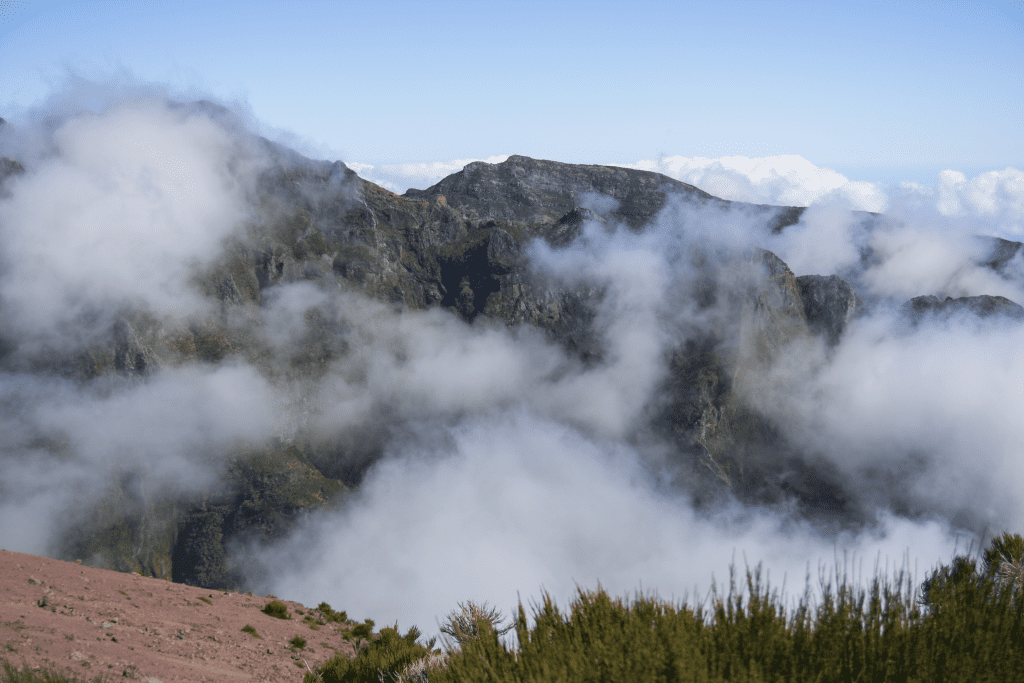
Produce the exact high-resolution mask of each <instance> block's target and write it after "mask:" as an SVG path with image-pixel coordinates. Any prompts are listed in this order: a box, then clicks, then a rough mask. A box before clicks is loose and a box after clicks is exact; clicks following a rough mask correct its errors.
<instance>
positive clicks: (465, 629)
mask: <svg viewBox="0 0 1024 683" xmlns="http://www.w3.org/2000/svg"><path fill="white" fill-rule="evenodd" d="M501 621H502V618H501V613H500V612H499V611H498V610H496V609H490V610H489V609H487V603H486V602H485V603H484V604H483V605H477V604H476V603H475V602H473V601H472V600H470V601H469V602H467V603H466V604H462V603H461V602H460V603H459V609H458V610H456V611H454V612H452V613H451V614H449V615H448V617H447V621H446V623H445V625H444V626H442V627H441V633H443V634H445V635H446V636H451V638H452V639H454V641H455V643H452V642H451V641H449V642H448V643H447V644H448V649H449V650H451V649H454V648H455V647H456V644H457V646H458V647H461V646H462V645H464V644H465V643H467V642H468V641H470V640H478V639H479V638H480V627H481V626H482V625H483V624H484V623H486V624H488V626H489V627H490V629H491V630H492V631H494V632H495V633H496V634H497V635H499V636H502V635H505V634H506V633H508V632H509V631H511V630H512V629H513V628H515V624H509V625H508V626H504V627H503V626H501ZM446 640H447V639H446Z"/></svg>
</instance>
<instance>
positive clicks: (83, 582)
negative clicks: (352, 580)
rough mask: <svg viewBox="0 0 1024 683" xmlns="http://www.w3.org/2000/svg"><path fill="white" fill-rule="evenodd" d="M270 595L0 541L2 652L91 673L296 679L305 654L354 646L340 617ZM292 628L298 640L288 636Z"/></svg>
mask: <svg viewBox="0 0 1024 683" xmlns="http://www.w3.org/2000/svg"><path fill="white" fill-rule="evenodd" d="M201 598H203V599H201ZM204 599H205V600H204ZM271 599H272V597H255V596H251V595H248V594H237V593H225V592H221V591H213V590H204V589H202V588H194V587H192V586H185V585H182V584H178V583H172V582H170V581H165V580H163V579H153V578H147V577H142V576H139V575H138V574H122V573H120V572H115V571H107V570H104V569H94V568H92V567H86V566H83V565H81V564H76V563H72V562H60V561H58V560H51V559H48V558H45V557H36V556H34V555H23V554H21V553H14V552H9V551H6V550H0V657H3V658H6V659H7V660H8V661H9V662H10V663H11V664H13V665H14V666H15V667H18V668H21V667H23V666H25V667H29V668H32V669H34V668H38V667H41V666H42V667H51V668H53V669H56V670H58V671H60V672H62V673H65V674H66V675H69V674H70V675H73V676H75V677H78V678H80V679H83V680H89V681H91V680H92V679H93V678H95V677H96V676H97V675H101V674H102V675H105V676H106V677H107V678H108V679H109V680H113V679H114V678H122V677H124V678H127V679H135V680H142V681H151V682H152V681H159V683H178V682H181V683H186V682H187V683H193V682H198V681H237V682H239V683H242V682H243V681H294V682H298V681H301V680H302V676H303V674H304V673H305V672H306V665H305V664H304V663H303V660H305V662H307V663H308V665H309V666H310V667H312V668H315V667H316V666H317V665H318V664H321V663H323V662H324V661H326V660H327V659H330V658H331V657H333V656H334V655H335V654H336V653H343V654H348V655H349V656H351V655H352V654H354V652H355V648H354V647H353V645H352V644H351V643H350V642H348V641H346V640H344V639H343V638H342V636H341V634H340V633H339V632H338V624H335V623H329V624H327V625H325V626H320V627H319V630H316V631H314V630H312V629H311V628H310V625H309V624H307V623H303V621H302V615H299V614H296V613H295V612H296V610H300V611H302V612H305V613H306V614H309V612H310V610H309V609H308V608H306V607H304V606H303V605H300V604H299V603H295V602H288V601H287V600H282V602H284V603H285V604H286V605H287V606H288V610H289V613H290V614H291V619H289V620H282V619H275V618H273V617H270V616H268V615H266V614H264V613H263V612H262V611H261V610H262V609H263V606H264V605H266V604H267V603H268V602H269V601H270V600H271ZM335 607H339V606H335ZM342 607H343V606H342ZM247 625H250V626H252V627H253V628H255V629H256V632H257V633H258V634H259V635H260V636H261V638H256V637H254V636H252V635H250V634H248V633H244V632H243V631H242V628H243V627H244V626H247ZM295 636H301V637H302V638H305V639H306V641H307V642H306V646H305V648H304V649H298V648H295V647H293V646H292V645H291V643H290V642H289V641H290V640H291V639H292V638H294V637H295Z"/></svg>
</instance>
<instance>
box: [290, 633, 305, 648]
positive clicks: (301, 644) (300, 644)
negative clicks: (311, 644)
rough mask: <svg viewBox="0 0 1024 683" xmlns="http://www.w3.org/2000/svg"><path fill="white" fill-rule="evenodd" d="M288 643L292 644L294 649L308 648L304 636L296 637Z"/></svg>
mask: <svg viewBox="0 0 1024 683" xmlns="http://www.w3.org/2000/svg"><path fill="white" fill-rule="evenodd" d="M288 642H289V643H291V644H292V647H297V648H299V649H300V650H301V649H303V648H305V647H306V639H305V638H303V637H302V636H295V637H294V638H292V639H291V640H289V641H288Z"/></svg>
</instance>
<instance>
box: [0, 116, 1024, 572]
mask: <svg viewBox="0 0 1024 683" xmlns="http://www.w3.org/2000/svg"><path fill="white" fill-rule="evenodd" d="M197 106H201V105H197ZM208 108H210V110H211V115H212V116H214V117H218V116H221V117H223V112H222V111H221V110H220V109H218V108H217V107H216V105H209V107H208ZM261 144H263V145H264V147H265V150H266V152H267V153H268V154H270V155H271V156H272V157H273V159H274V163H273V165H272V166H271V168H270V169H269V170H268V171H266V172H265V173H263V175H262V177H261V178H260V183H259V187H260V197H259V200H260V203H261V211H262V215H263V216H264V217H265V220H264V221H263V222H262V223H261V224H259V225H255V226H251V230H250V233H249V235H248V236H247V237H246V239H245V240H243V241H240V242H239V243H238V244H235V245H233V246H230V245H229V247H228V248H226V250H225V252H224V254H223V255H222V256H221V257H220V258H219V260H217V262H216V265H215V266H213V267H211V268H208V269H206V270H205V271H204V273H203V274H202V277H201V278H200V279H199V285H200V286H201V288H202V289H203V291H204V292H205V294H206V295H207V296H209V297H212V298H214V299H216V300H218V301H219V302H221V309H220V310H221V314H220V315H219V317H215V318H213V319H209V320H204V321H200V322H196V323H195V324H191V325H188V326H183V327H180V328H176V329H166V328H165V327H164V326H163V324H162V323H160V322H159V321H156V320H154V319H153V318H152V317H148V316H147V315H146V314H145V312H144V311H135V312H127V313H125V314H124V315H121V316H120V317H119V318H118V320H117V322H116V324H114V325H113V326H112V327H111V329H110V330H109V334H108V335H107V337H106V339H105V340H103V339H101V340H99V341H98V342H96V341H93V342H90V343H89V344H88V345H86V346H84V347H83V348H80V349H78V350H77V351H76V352H75V353H73V354H71V355H63V356H61V355H56V356H55V355H52V354H51V355H48V356H39V357H35V358H31V359H29V361H31V362H30V363H29V365H28V366H26V365H25V363H26V362H27V361H26V359H25V357H24V355H19V354H18V353H16V351H17V348H16V346H15V345H16V343H17V342H16V340H10V339H6V340H5V339H2V338H3V337H4V335H3V333H2V331H0V341H3V342H4V344H5V345H4V346H3V347H2V348H3V355H2V356H0V368H5V369H8V370H10V369H11V364H12V363H14V362H15V361H14V360H13V359H15V358H17V363H18V364H19V365H18V368H19V370H24V368H25V367H31V368H32V371H33V372H37V373H55V374H58V375H61V376H64V377H73V378H75V379H76V380H77V381H80V382H84V383H88V382H94V381H97V379H98V378H104V377H120V378H123V379H124V380H125V381H146V380H147V378H148V377H151V376H152V375H153V373H157V372H159V371H160V370H161V369H162V368H168V367H176V366H180V365H182V364H188V363H202V364H217V363H221V362H223V361H224V360H225V359H226V358H229V357H241V358H243V359H245V361H246V362H248V363H250V364H252V365H254V366H255V367H257V368H259V369H260V370H261V371H263V372H265V373H267V374H268V376H275V377H285V376H287V377H292V376H301V377H306V376H308V377H316V376H318V375H322V374H323V373H324V372H326V368H327V367H328V366H329V364H330V363H331V362H332V360H334V359H337V358H339V357H341V356H343V355H344V354H346V353H350V352H351V348H350V343H351V342H350V341H348V340H347V339H346V336H345V333H344V330H342V329H340V328H339V327H338V323H337V321H336V320H334V319H332V318H331V317H330V316H329V315H322V316H320V317H317V316H316V315H307V316H306V318H305V325H306V328H305V331H304V333H303V334H302V336H301V343H300V344H299V346H298V348H297V349H296V350H295V352H294V353H293V354H292V355H291V356H290V357H288V358H285V359H281V358H277V357H273V355H272V354H269V353H268V352H267V350H266V348H265V347H264V345H263V342H261V341H260V339H259V338H258V337H257V336H254V335H252V334H251V328H247V327H246V326H245V325H244V324H239V323H238V322H237V321H238V320H239V319H241V318H240V317H239V316H237V315H235V313H234V312H245V311H250V312H251V311H258V310H259V309H260V307H261V306H262V305H264V304H265V302H266V299H267V297H268V295H269V294H270V293H272V291H273V290H274V288H275V287H278V286H279V285H281V284H282V283H289V282H298V281H307V282H310V283H314V284H315V285H316V286H317V287H319V288H321V289H322V290H324V291H329V292H339V291H355V292H362V293H365V294H366V295H368V296H370V297H372V298H374V299H376V300H379V301H381V302H385V303H386V304H388V305H389V306H390V307H391V310H394V311H399V312H400V311H409V310H416V309H429V308H442V309H447V310H449V311H451V312H452V313H453V314H455V315H456V316H458V317H459V318H461V319H462V320H464V321H466V322H467V323H471V324H472V325H474V326H476V325H499V326H504V327H509V328H512V327H516V326H520V325H525V326H530V327H532V328H537V329H539V330H541V331H543V333H544V335H545V336H546V337H547V338H548V339H549V340H550V341H552V342H554V343H555V344H557V345H559V346H560V347H561V348H563V349H565V350H566V351H567V352H568V353H570V354H572V355H573V356H574V357H575V358H577V359H578V361H579V363H580V364H581V366H583V367H588V366H589V367H593V366H596V365H599V364H601V363H602V362H604V360H605V356H606V354H607V348H606V345H605V343H604V341H603V338H602V335H601V333H600V330H599V329H595V320H596V319H597V310H598V306H599V304H600V302H601V301H602V299H603V297H604V296H606V294H607V293H606V292H605V291H604V290H603V289H602V287H601V286H600V285H599V284H597V285H595V284H594V283H587V282H583V283H575V284H565V283H564V282H560V281H558V280H557V279H552V278H550V277H546V276H544V275H543V274H540V273H538V272H536V269H534V268H532V267H531V263H530V258H529V248H530V247H529V245H530V243H531V242H533V241H534V240H537V239H539V240H543V241H544V242H545V243H547V244H548V245H550V246H551V247H553V248H564V247H566V246H568V245H571V244H573V243H574V241H576V240H578V239H579V238H580V237H581V235H584V234H585V233H586V230H587V226H588V225H589V226H595V225H596V226H598V228H599V229H603V228H610V227H612V226H616V225H620V226H623V227H621V228H620V229H623V230H629V231H633V232H635V233H641V232H643V231H644V230H647V229H653V228H651V225H652V222H654V221H656V220H657V219H658V218H659V216H661V217H664V216H665V215H666V214H665V211H666V207H671V206H673V205H674V206H679V207H683V209H685V210H706V211H711V212H719V213H732V212H735V213H736V214H737V215H742V216H743V217H744V220H746V221H749V222H750V223H751V224H752V225H756V226H759V228H758V229H760V230H762V231H763V232H764V234H765V235H771V234H776V235H777V234H779V233H782V232H784V231H785V230H787V228H790V227H791V226H793V225H795V224H797V223H798V222H799V220H800V218H801V215H802V214H803V212H804V208H802V207H776V206H765V205H752V204H743V203H741V202H729V201H725V200H722V199H718V198H716V197H714V196H712V195H710V194H708V193H706V192H703V191H702V190H700V189H698V188H696V187H693V186H691V185H687V184H685V183H681V182H678V181H676V180H673V179H671V178H668V177H666V176H663V175H660V174H657V173H652V172H647V171H640V170H633V169H626V168H617V167H608V166H589V165H576V164H566V163H558V162H554V161H544V160H536V159H531V158H528V157H523V156H512V157H509V158H508V159H507V160H506V161H504V162H502V163H499V164H486V163H482V162H478V163H472V164H469V165H468V166H466V167H465V168H464V169H463V170H462V171H459V172H458V173H454V174H452V175H450V176H448V177H447V178H444V179H443V180H441V181H440V182H439V183H437V184H436V185H434V186H432V187H430V188H427V189H425V190H409V191H408V192H406V193H405V194H404V195H402V196H398V195H395V194H393V193H391V192H389V191H387V190H384V189H382V188H381V187H379V186H377V185H374V184H373V183H370V182H367V181H365V180H363V179H361V178H359V177H358V176H357V175H356V174H355V173H354V172H353V171H351V170H350V169H349V168H347V167H346V166H345V164H343V163H341V162H334V163H329V162H318V161H311V160H309V159H306V158H304V157H302V156H301V155H299V154H297V153H295V152H293V151H291V150H288V149H286V148H284V147H281V146H280V145H276V144H274V143H269V142H267V141H263V142H262V143H261ZM30 170H31V169H26V168H25V167H24V166H23V165H22V164H21V163H19V162H17V161H14V160H11V159H0V191H2V188H3V184H4V182H5V181H6V180H8V179H10V178H12V177H15V176H18V175H20V174H23V173H26V172H28V171H30ZM856 215H857V220H858V221H859V222H860V223H861V224H862V225H863V226H866V229H867V228H870V226H872V225H874V224H877V223H878V222H880V221H884V220H886V219H885V217H884V216H880V215H877V214H870V213H863V212H862V213H858V214H856ZM979 239H982V240H985V244H987V245H988V246H987V251H988V256H987V257H986V258H985V259H984V263H985V264H986V266H987V267H988V268H990V269H991V270H992V271H994V272H1003V269H1004V268H1005V266H1006V264H1007V263H1009V262H1010V261H1011V260H1012V259H1013V258H1014V256H1015V255H1016V254H1017V253H1019V252H1020V250H1021V248H1022V245H1021V243H1019V242H1010V241H1007V240H999V239H995V238H979ZM696 247H697V248H695V249H691V251H690V252H688V254H687V255H686V258H687V259H689V261H688V263H689V264H690V266H691V267H693V268H694V269H695V272H696V273H697V274H698V275H697V279H696V280H695V284H694V288H693V289H692V290H691V291H690V292H689V293H688V296H692V297H693V300H692V301H691V302H690V303H691V305H693V306H694V310H696V311H698V312H699V311H702V310H711V309H715V310H716V311H722V312H724V313H725V314H727V315H726V317H724V318H722V320H724V321H725V322H722V323H721V324H718V326H717V327H715V326H709V327H707V328H705V329H702V330H700V333H699V334H689V335H686V337H685V338H680V340H679V343H678V344H676V345H675V346H674V347H673V348H672V350H671V352H670V354H669V358H668V359H667V362H668V365H669V367H670V372H669V375H668V378H667V379H666V380H665V382H664V386H663V387H662V391H661V392H660V395H661V396H663V397H664V398H663V400H661V401H659V402H658V403H657V404H656V405H652V406H650V409H649V411H648V412H647V413H646V418H645V419H646V421H647V427H648V428H649V429H650V430H651V431H652V433H654V434H657V435H658V436H659V438H662V439H664V440H665V441H666V443H670V444H672V449H673V453H674V454H673V456H672V457H673V459H674V462H675V465H676V469H675V476H676V477H677V479H678V481H677V482H676V483H677V484H678V485H679V486H686V487H688V488H690V489H692V490H693V500H694V502H695V504H696V505H698V506H710V505H712V504H713V503H714V502H715V501H716V500H719V499H721V498H722V497H729V496H733V497H736V498H738V499H740V500H743V501H745V502H750V503H759V504H775V503H779V502H780V501H784V500H785V501H790V502H791V503H794V504H795V505H797V507H798V509H799V510H800V511H801V514H804V515H805V516H806V517H807V518H809V519H814V520H819V521H824V522H827V523H837V524H846V523H856V522H857V521H859V520H861V519H862V518H864V517H865V516H866V515H867V514H868V513H869V510H867V509H866V508H865V507H863V505H862V501H859V500H857V499H856V498H855V497H853V496H852V494H851V492H849V491H846V490H844V487H843V484H842V481H841V479H840V478H839V476H838V475H837V474H836V472H835V471H834V470H833V469H832V468H830V467H829V466H827V465H825V464H815V465H811V464H808V463H809V462H811V459H808V458H804V457H801V452H800V446H799V444H793V443H790V442H788V441H787V439H786V437H785V436H784V435H783V434H782V432H781V431H780V430H779V429H778V426H777V425H775V424H773V423H772V421H771V420H770V419H769V418H767V417H765V416H763V415H762V414H760V413H759V412H758V411H756V410H755V409H753V408H752V407H751V405H750V404H749V401H747V399H746V397H747V396H748V395H749V392H751V391H754V390H756V386H755V383H753V380H752V379H751V378H753V377H755V376H757V375H758V371H759V369H760V368H763V367H765V366H766V365H769V364H770V363H771V362H772V360H773V359H774V358H775V357H776V356H777V354H779V353H780V351H781V349H783V348H785V347H786V346H787V345H789V344H791V343H793V342H794V341H796V340H811V339H815V338H818V339H822V340H824V342H825V344H826V345H827V346H829V347H834V346H836V345H837V344H839V343H841V340H842V338H843V335H844V332H845V330H846V328H847V327H848V325H850V324H851V321H853V320H854V319H856V318H857V317H858V316H861V315H864V314H865V313H866V312H868V311H870V309H871V306H872V305H874V302H873V301H871V300H870V297H866V296H864V293H863V291H858V290H859V289H860V287H859V286H858V283H857V282H851V281H849V280H848V279H844V278H843V277H840V275H839V274H804V275H797V274H795V273H793V272H792V271H791V270H790V268H789V267H788V266H787V265H786V263H784V262H783V261H782V260H781V259H780V258H778V257H777V256H776V255H775V254H773V253H772V252H770V251H767V250H765V249H760V248H750V249H745V248H744V249H736V250H735V251H734V252H731V253H720V252H714V253H712V251H713V250H712V248H711V246H710V245H709V250H708V252H707V253H701V250H700V245H696ZM862 257H863V258H864V259H870V258H871V254H869V253H864V254H862ZM723 268H724V269H726V270H728V271H729V272H731V273H733V274H734V275H735V277H729V278H725V277H722V276H721V272H722V269H723ZM1007 276H1009V275H1007ZM930 294H931V293H922V296H918V297H916V298H913V299H912V300H908V301H907V302H905V304H904V311H905V314H906V316H905V317H906V320H907V324H908V325H911V326H912V325H915V324H919V322H920V321H921V320H923V319H924V318H926V317H928V316H939V317H943V316H945V317H949V316H953V315H963V314H966V315H970V316H976V317H978V318H986V317H992V316H997V317H1005V318H1007V319H1011V320H1017V321H1021V320H1024V308H1022V307H1021V306H1020V305H1018V304H1017V303H1015V302H1012V301H1009V300H1007V299H1005V298H1003V297H999V296H988V295H979V296H973V297H968V298H960V299H949V298H946V299H944V300H940V299H939V298H937V297H935V296H930ZM737 339H742V343H738V342H737V341H736V340H737ZM354 434H355V436H352V434H349V435H346V436H345V437H344V438H339V439H336V440H332V439H329V438H324V437H323V435H317V434H305V433H302V431H301V429H300V430H299V431H298V432H297V433H295V434H293V435H291V436H290V437H288V438H287V439H280V440H277V441H275V442H272V443H268V444H266V446H265V447H262V448H260V449H256V450H251V449H250V450H245V451H244V452H239V453H237V454H236V457H234V458H233V459H232V460H231V464H230V466H229V467H228V468H227V470H226V472H225V478H226V481H228V482H229V483H230V484H231V486H230V487H229V489H227V491H228V492H227V493H225V492H224V491H225V489H217V490H213V489H211V491H210V492H209V493H208V494H207V495H205V496H202V497H200V498H197V499H188V500H163V499H159V498H154V499H142V498H139V497H138V494H137V493H136V492H135V489H133V488H132V486H131V482H130V481H129V480H127V479H126V481H125V482H124V483H123V485H120V488H118V489H117V491H118V493H116V494H115V495H113V496H112V497H111V498H110V499H108V500H106V501H105V502H103V503H101V504H100V505H98V506H97V507H96V509H94V510H91V511H89V513H88V514H84V515H83V519H87V520H88V522H87V523H83V524H82V525H80V526H78V527H76V528H75V529H74V530H72V531H69V532H68V534H67V536H66V538H64V539H63V540H62V542H61V545H60V547H59V548H56V549H55V550H54V554H55V555H58V556H60V557H62V558H64V559H75V558H85V559H86V560H87V562H89V563H92V564H95V565H98V566H102V567H104V568H112V569H119V570H122V571H140V572H142V573H144V574H146V575H151V576H159V577H166V578H170V577H173V579H174V580H175V581H179V582H184V583H189V584H193V585H197V586H201V587H206V588H229V587H230V588H234V587H237V585H238V584H239V583H240V582H242V580H243V579H242V577H241V575H240V574H238V573H237V572H236V571H235V570H234V569H233V568H232V567H231V565H230V561H229V559H228V558H229V553H228V548H229V547H230V544H231V543H232V541H233V540H237V539H245V538H263V539H270V538H274V537H277V536H279V535H281V534H283V533H285V532H286V531H287V530H288V529H289V528H290V527H291V525H292V524H293V523H294V520H295V519H297V517H298V516H300V515H301V514H302V513H303V512H304V511H309V510H315V509H318V508H321V507H324V506H329V505H334V504H336V503H337V502H338V501H340V500H343V499H344V498H345V496H346V495H348V493H349V492H350V491H351V490H353V489H354V488H357V487H358V486H359V485H360V482H361V479H362V477H363V475H364V474H365V472H366V470H367V468H368V467H369V466H370V465H371V464H372V463H373V462H375V461H376V460H377V459H378V458H379V457H381V453H382V448H383V445H384V443H385V440H386V435H385V434H383V433H381V432H379V431H376V430H375V429H374V428H373V425H365V427H364V428H363V429H360V430H357V431H356V432H354ZM40 443H41V444H43V446H44V447H46V448H48V449H50V450H51V451H53V452H58V451H60V449H61V448H64V447H66V446H62V445H61V444H60V443H55V442H54V443H47V442H46V441H45V439H43V441H41V442H40ZM783 471H785V472H786V473H787V474H786V476H785V478H783V477H782V476H781V473H782V472H783ZM695 482H699V484H698V483H695Z"/></svg>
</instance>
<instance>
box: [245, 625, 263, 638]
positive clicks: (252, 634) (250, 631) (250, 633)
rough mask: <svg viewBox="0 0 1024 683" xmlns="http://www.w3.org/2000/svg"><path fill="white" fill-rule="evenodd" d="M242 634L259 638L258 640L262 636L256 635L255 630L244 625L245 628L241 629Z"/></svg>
mask: <svg viewBox="0 0 1024 683" xmlns="http://www.w3.org/2000/svg"><path fill="white" fill-rule="evenodd" d="M242 633H248V634H249V635H251V636H255V637H257V638H260V639H262V638H263V636H261V635H260V634H258V633H256V629H254V628H253V627H252V626H250V625H249V624H246V625H245V626H243V627H242Z"/></svg>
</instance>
